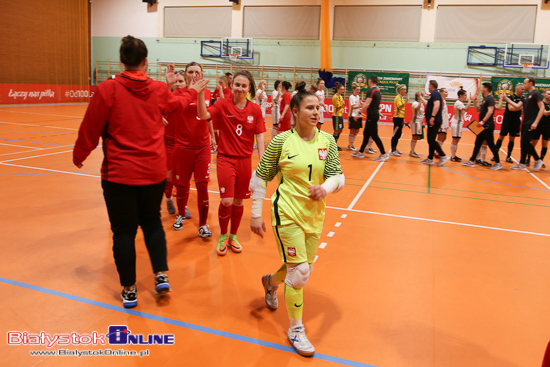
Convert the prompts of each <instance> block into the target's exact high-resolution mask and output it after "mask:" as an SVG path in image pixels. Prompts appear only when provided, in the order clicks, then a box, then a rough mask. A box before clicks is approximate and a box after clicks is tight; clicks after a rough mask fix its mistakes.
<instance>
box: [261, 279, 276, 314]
mask: <svg viewBox="0 0 550 367" xmlns="http://www.w3.org/2000/svg"><path fill="white" fill-rule="evenodd" d="M270 280H271V274H266V275H264V276H263V277H262V285H263V286H264V291H265V304H266V305H267V308H269V309H270V310H276V309H277V307H279V301H278V300H277V289H279V286H276V287H272V286H271V285H270V284H269V281H270Z"/></svg>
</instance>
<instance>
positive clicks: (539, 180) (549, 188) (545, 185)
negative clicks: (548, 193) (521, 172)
mask: <svg viewBox="0 0 550 367" xmlns="http://www.w3.org/2000/svg"><path fill="white" fill-rule="evenodd" d="M500 150H501V151H502V152H503V153H506V152H505V151H504V150H502V148H500ZM506 154H508V153H506ZM511 158H512V160H513V161H514V162H516V164H519V162H518V161H516V159H515V158H514V157H511ZM526 171H527V172H528V173H529V174H530V175H531V176H533V177H534V178H536V179H537V181H538V182H540V183H541V184H542V185H543V186H544V187H546V188H547V189H548V190H550V186H548V185H547V184H546V183H545V182H544V181H542V180H541V179H540V178H538V177H537V176H536V175H535V174H534V173H533V172H531V171H530V170H529V169H527V168H526Z"/></svg>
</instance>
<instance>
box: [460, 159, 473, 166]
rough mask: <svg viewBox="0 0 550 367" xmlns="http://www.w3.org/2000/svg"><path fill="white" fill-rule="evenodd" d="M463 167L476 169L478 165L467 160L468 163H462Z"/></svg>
mask: <svg viewBox="0 0 550 367" xmlns="http://www.w3.org/2000/svg"><path fill="white" fill-rule="evenodd" d="M462 165H463V166H466V167H475V166H476V164H475V163H474V162H472V161H471V160H467V161H466V162H462Z"/></svg>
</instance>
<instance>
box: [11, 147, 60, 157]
mask: <svg viewBox="0 0 550 367" xmlns="http://www.w3.org/2000/svg"><path fill="white" fill-rule="evenodd" d="M56 148H59V146H55V147H48V148H37V149H40V150H42V151H44V150H49V149H56ZM30 152H31V151H29V150H28V151H24V152H12V153H4V154H0V157H1V156H3V155H14V154H25V153H30Z"/></svg>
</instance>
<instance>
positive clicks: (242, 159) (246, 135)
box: [197, 70, 266, 256]
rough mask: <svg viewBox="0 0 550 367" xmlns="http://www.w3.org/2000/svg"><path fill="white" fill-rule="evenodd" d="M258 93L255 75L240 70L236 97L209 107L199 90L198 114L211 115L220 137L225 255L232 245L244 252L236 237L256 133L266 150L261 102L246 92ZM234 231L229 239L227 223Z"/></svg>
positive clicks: (222, 245)
mask: <svg viewBox="0 0 550 367" xmlns="http://www.w3.org/2000/svg"><path fill="white" fill-rule="evenodd" d="M248 92H250V94H251V95H252V97H254V96H255V95H256V89H255V84H254V78H253V77H252V74H250V73H249V72H248V71H245V70H243V71H239V72H237V73H236V74H235V76H234V78H233V93H234V95H233V98H232V99H222V100H219V101H218V102H216V104H215V105H214V106H212V107H210V108H208V109H207V108H206V104H205V103H204V94H203V93H200V94H199V101H198V103H197V109H198V115H199V118H201V119H202V120H209V119H212V122H213V123H214V129H215V130H219V131H220V138H219V141H218V159H217V172H218V185H219V186H220V196H221V202H220V206H219V209H218V219H219V223H220V232H221V234H220V239H219V240H218V246H217V250H216V252H217V254H218V255H219V256H224V255H225V254H226V253H227V248H228V247H229V248H230V249H231V250H232V251H233V252H235V253H240V252H242V246H241V244H240V243H239V241H238V240H237V230H238V229H239V225H240V223H241V219H242V216H243V199H248V198H250V190H249V189H248V185H249V183H250V177H251V175H252V159H251V158H252V153H254V137H256V141H257V145H258V155H259V156H260V159H262V155H263V154H264V151H265V146H264V135H263V134H264V132H265V131H266V129H265V124H264V119H263V117H262V110H261V109H260V106H258V105H257V104H255V103H253V102H251V101H249V100H248V99H247V98H246V95H247V94H248ZM230 220H231V231H230V233H229V240H228V233H227V232H228V226H229V221H230Z"/></svg>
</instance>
